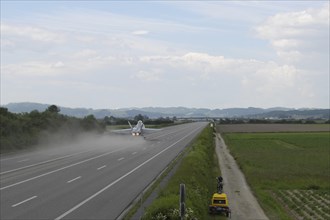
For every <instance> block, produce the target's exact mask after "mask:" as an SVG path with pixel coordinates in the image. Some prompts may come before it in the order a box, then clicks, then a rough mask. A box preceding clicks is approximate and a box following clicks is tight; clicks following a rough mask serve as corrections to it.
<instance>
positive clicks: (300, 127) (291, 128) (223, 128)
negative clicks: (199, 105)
mask: <svg viewBox="0 0 330 220" xmlns="http://www.w3.org/2000/svg"><path fill="white" fill-rule="evenodd" d="M217 130H218V131H220V133H235V132H240V133H251V132H323V131H324V132H326V131H330V125H329V124H228V125H227V124H223V125H218V126H217Z"/></svg>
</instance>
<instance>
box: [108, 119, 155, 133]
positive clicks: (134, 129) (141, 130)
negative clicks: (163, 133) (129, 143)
mask: <svg viewBox="0 0 330 220" xmlns="http://www.w3.org/2000/svg"><path fill="white" fill-rule="evenodd" d="M128 124H129V126H130V127H131V128H130V129H121V130H115V131H113V132H116V133H122V134H123V133H126V131H130V132H131V134H132V135H133V136H142V135H143V134H144V133H145V132H148V131H158V130H160V129H152V128H146V127H145V126H144V124H143V122H142V121H141V120H139V121H138V122H137V124H136V125H135V126H134V127H133V126H132V124H131V123H130V122H129V121H128Z"/></svg>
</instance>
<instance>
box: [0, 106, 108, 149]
mask: <svg viewBox="0 0 330 220" xmlns="http://www.w3.org/2000/svg"><path fill="white" fill-rule="evenodd" d="M0 122H1V123H0V153H4V152H9V151H14V150H20V149H25V148H28V147H30V146H33V145H37V144H38V143H39V142H40V140H41V139H47V137H50V136H52V135H53V134H59V133H60V134H61V135H62V137H63V138H69V137H73V136H75V135H77V134H79V133H81V132H87V131H96V132H103V131H104V130H105V125H104V123H103V122H102V121H98V120H97V119H96V118H95V117H94V116H93V115H88V116H86V117H84V118H82V119H81V118H75V117H70V116H66V115H62V114H60V108H58V107H57V106H56V105H51V106H49V107H48V108H47V109H46V110H45V111H43V112H39V111H37V110H34V111H31V112H30V113H19V114H16V113H11V112H9V111H8V109H7V108H3V107H0Z"/></svg>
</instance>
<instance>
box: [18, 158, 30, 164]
mask: <svg viewBox="0 0 330 220" xmlns="http://www.w3.org/2000/svg"><path fill="white" fill-rule="evenodd" d="M28 160H30V159H24V160H20V161H17V163H22V162H25V161H28Z"/></svg>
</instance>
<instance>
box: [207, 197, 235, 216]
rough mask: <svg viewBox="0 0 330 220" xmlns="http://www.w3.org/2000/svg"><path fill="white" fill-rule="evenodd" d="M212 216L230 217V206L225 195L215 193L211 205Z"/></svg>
mask: <svg viewBox="0 0 330 220" xmlns="http://www.w3.org/2000/svg"><path fill="white" fill-rule="evenodd" d="M209 213H210V214H222V213H224V214H225V215H226V216H227V217H229V216H230V214H231V211H230V208H229V206H228V198H227V195H226V194H225V193H214V194H213V196H212V200H211V205H209Z"/></svg>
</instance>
